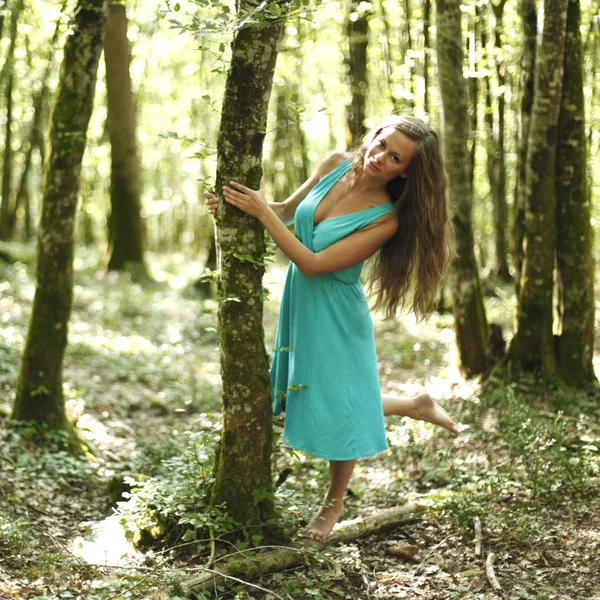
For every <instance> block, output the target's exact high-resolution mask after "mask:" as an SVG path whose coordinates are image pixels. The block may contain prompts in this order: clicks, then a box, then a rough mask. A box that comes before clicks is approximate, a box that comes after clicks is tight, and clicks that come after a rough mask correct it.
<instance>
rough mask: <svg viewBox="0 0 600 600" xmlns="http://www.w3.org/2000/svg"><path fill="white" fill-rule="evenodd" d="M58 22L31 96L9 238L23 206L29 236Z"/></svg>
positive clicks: (62, 10)
mask: <svg viewBox="0 0 600 600" xmlns="http://www.w3.org/2000/svg"><path fill="white" fill-rule="evenodd" d="M65 8H66V2H63V5H62V7H61V13H62V12H64V10H65ZM60 23H61V19H60V18H59V19H58V21H57V22H56V27H55V29H54V34H53V35H52V39H51V40H50V49H49V51H48V58H47V61H46V68H45V69H44V74H43V76H42V87H41V89H40V90H39V91H38V92H37V93H36V94H35V95H34V98H33V118H32V120H31V129H30V130H29V135H28V138H27V151H26V153H25V160H24V164H23V170H22V171H21V177H20V179H19V185H18V187H17V194H16V199H15V206H14V210H13V211H12V212H11V213H10V219H9V231H10V232H9V237H11V238H12V237H14V230H15V226H16V222H17V211H18V210H19V208H23V210H24V227H23V230H24V233H25V236H24V237H25V239H29V238H30V237H31V215H30V210H29V201H28V198H29V194H28V190H27V186H28V179H29V172H30V168H31V159H32V157H33V151H34V150H35V148H36V147H39V146H41V145H43V138H42V137H41V136H40V130H41V129H42V121H43V119H42V116H43V112H44V104H45V103H46V100H47V97H48V80H49V79H50V73H51V72H52V68H53V66H54V60H53V59H54V51H55V48H56V44H57V42H58V36H59V33H60ZM40 151H41V150H40Z"/></svg>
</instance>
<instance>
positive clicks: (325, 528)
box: [304, 498, 344, 544]
mask: <svg viewBox="0 0 600 600" xmlns="http://www.w3.org/2000/svg"><path fill="white" fill-rule="evenodd" d="M343 514H344V503H343V502H342V500H337V499H336V498H334V499H333V500H331V501H329V502H326V503H325V504H324V505H323V506H321V508H320V509H319V512H318V513H317V515H316V516H315V518H314V519H313V521H312V523H311V524H310V525H309V526H308V527H307V528H306V532H305V533H304V536H305V537H307V538H310V539H311V540H316V541H317V542H320V543H322V544H323V543H324V542H325V540H326V539H327V538H328V537H329V534H330V533H331V530H332V529H333V526H334V525H335V524H336V523H337V522H338V521H339V520H340V517H341V516H342V515H343Z"/></svg>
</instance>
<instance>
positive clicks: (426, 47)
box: [423, 0, 431, 122]
mask: <svg viewBox="0 0 600 600" xmlns="http://www.w3.org/2000/svg"><path fill="white" fill-rule="evenodd" d="M430 24H431V0H424V2H423V110H424V111H425V114H426V115H429V112H430V106H429V52H430V48H431V42H430V37H429V25H430ZM430 122H431V121H430Z"/></svg>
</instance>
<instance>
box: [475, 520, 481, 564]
mask: <svg viewBox="0 0 600 600" xmlns="http://www.w3.org/2000/svg"><path fill="white" fill-rule="evenodd" d="M473 529H474V530H475V556H481V537H482V536H481V519H480V518H479V517H475V518H474V519H473Z"/></svg>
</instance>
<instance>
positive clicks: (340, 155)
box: [317, 150, 352, 177]
mask: <svg viewBox="0 0 600 600" xmlns="http://www.w3.org/2000/svg"><path fill="white" fill-rule="evenodd" d="M351 156H352V155H351V154H350V153H349V152H342V151H341V150H336V151H334V152H330V153H329V154H328V155H327V156H326V157H325V158H324V159H323V161H322V162H321V164H320V165H319V167H318V168H317V172H318V173H319V176H320V177H324V176H325V175H327V173H331V171H333V169H335V168H336V167H337V166H338V165H339V164H340V163H342V162H344V161H345V160H346V159H348V158H350V157H351Z"/></svg>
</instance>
